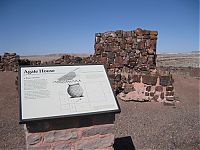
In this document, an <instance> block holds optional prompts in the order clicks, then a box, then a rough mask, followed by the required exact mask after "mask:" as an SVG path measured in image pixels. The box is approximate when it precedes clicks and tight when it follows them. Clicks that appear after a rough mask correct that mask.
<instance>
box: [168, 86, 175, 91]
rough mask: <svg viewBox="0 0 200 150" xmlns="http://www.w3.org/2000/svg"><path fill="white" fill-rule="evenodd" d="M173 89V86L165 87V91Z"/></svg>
mask: <svg viewBox="0 0 200 150" xmlns="http://www.w3.org/2000/svg"><path fill="white" fill-rule="evenodd" d="M173 90H174V87H173V86H167V87H166V91H173Z"/></svg>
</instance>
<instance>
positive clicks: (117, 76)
mask: <svg viewBox="0 0 200 150" xmlns="http://www.w3.org/2000/svg"><path fill="white" fill-rule="evenodd" d="M120 80H121V74H117V75H115V81H116V82H119V81H120Z"/></svg>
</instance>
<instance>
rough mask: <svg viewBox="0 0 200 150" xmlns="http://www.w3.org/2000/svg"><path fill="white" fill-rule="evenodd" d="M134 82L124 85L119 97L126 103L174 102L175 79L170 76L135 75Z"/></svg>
mask: <svg viewBox="0 0 200 150" xmlns="http://www.w3.org/2000/svg"><path fill="white" fill-rule="evenodd" d="M132 79H133V80H132V81H131V82H130V81H128V79H127V81H128V82H127V83H125V84H123V86H122V89H123V90H122V92H121V93H120V94H119V95H118V96H119V98H120V99H122V100H124V101H132V100H133V101H140V102H145V101H155V102H165V101H174V88H173V86H172V84H173V79H172V76H170V75H159V74H156V75H133V78H132Z"/></svg>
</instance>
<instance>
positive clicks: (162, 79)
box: [160, 75, 172, 86]
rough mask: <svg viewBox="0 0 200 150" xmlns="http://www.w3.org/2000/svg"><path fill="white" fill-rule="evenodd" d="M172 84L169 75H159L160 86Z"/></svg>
mask: <svg viewBox="0 0 200 150" xmlns="http://www.w3.org/2000/svg"><path fill="white" fill-rule="evenodd" d="M171 84H172V80H171V76H169V75H166V76H160V85H162V86H168V85H171Z"/></svg>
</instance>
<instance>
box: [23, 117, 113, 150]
mask: <svg viewBox="0 0 200 150" xmlns="http://www.w3.org/2000/svg"><path fill="white" fill-rule="evenodd" d="M114 119H115V115H114V114H110V113H107V114H99V115H91V116H83V117H72V118H62V119H51V120H43V121H34V122H30V123H27V124H25V133H26V147H27V149H28V150H45V149H46V150H48V149H51V150H97V149H98V150H100V149H101V150H112V149H113V144H114V134H113V129H114Z"/></svg>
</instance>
